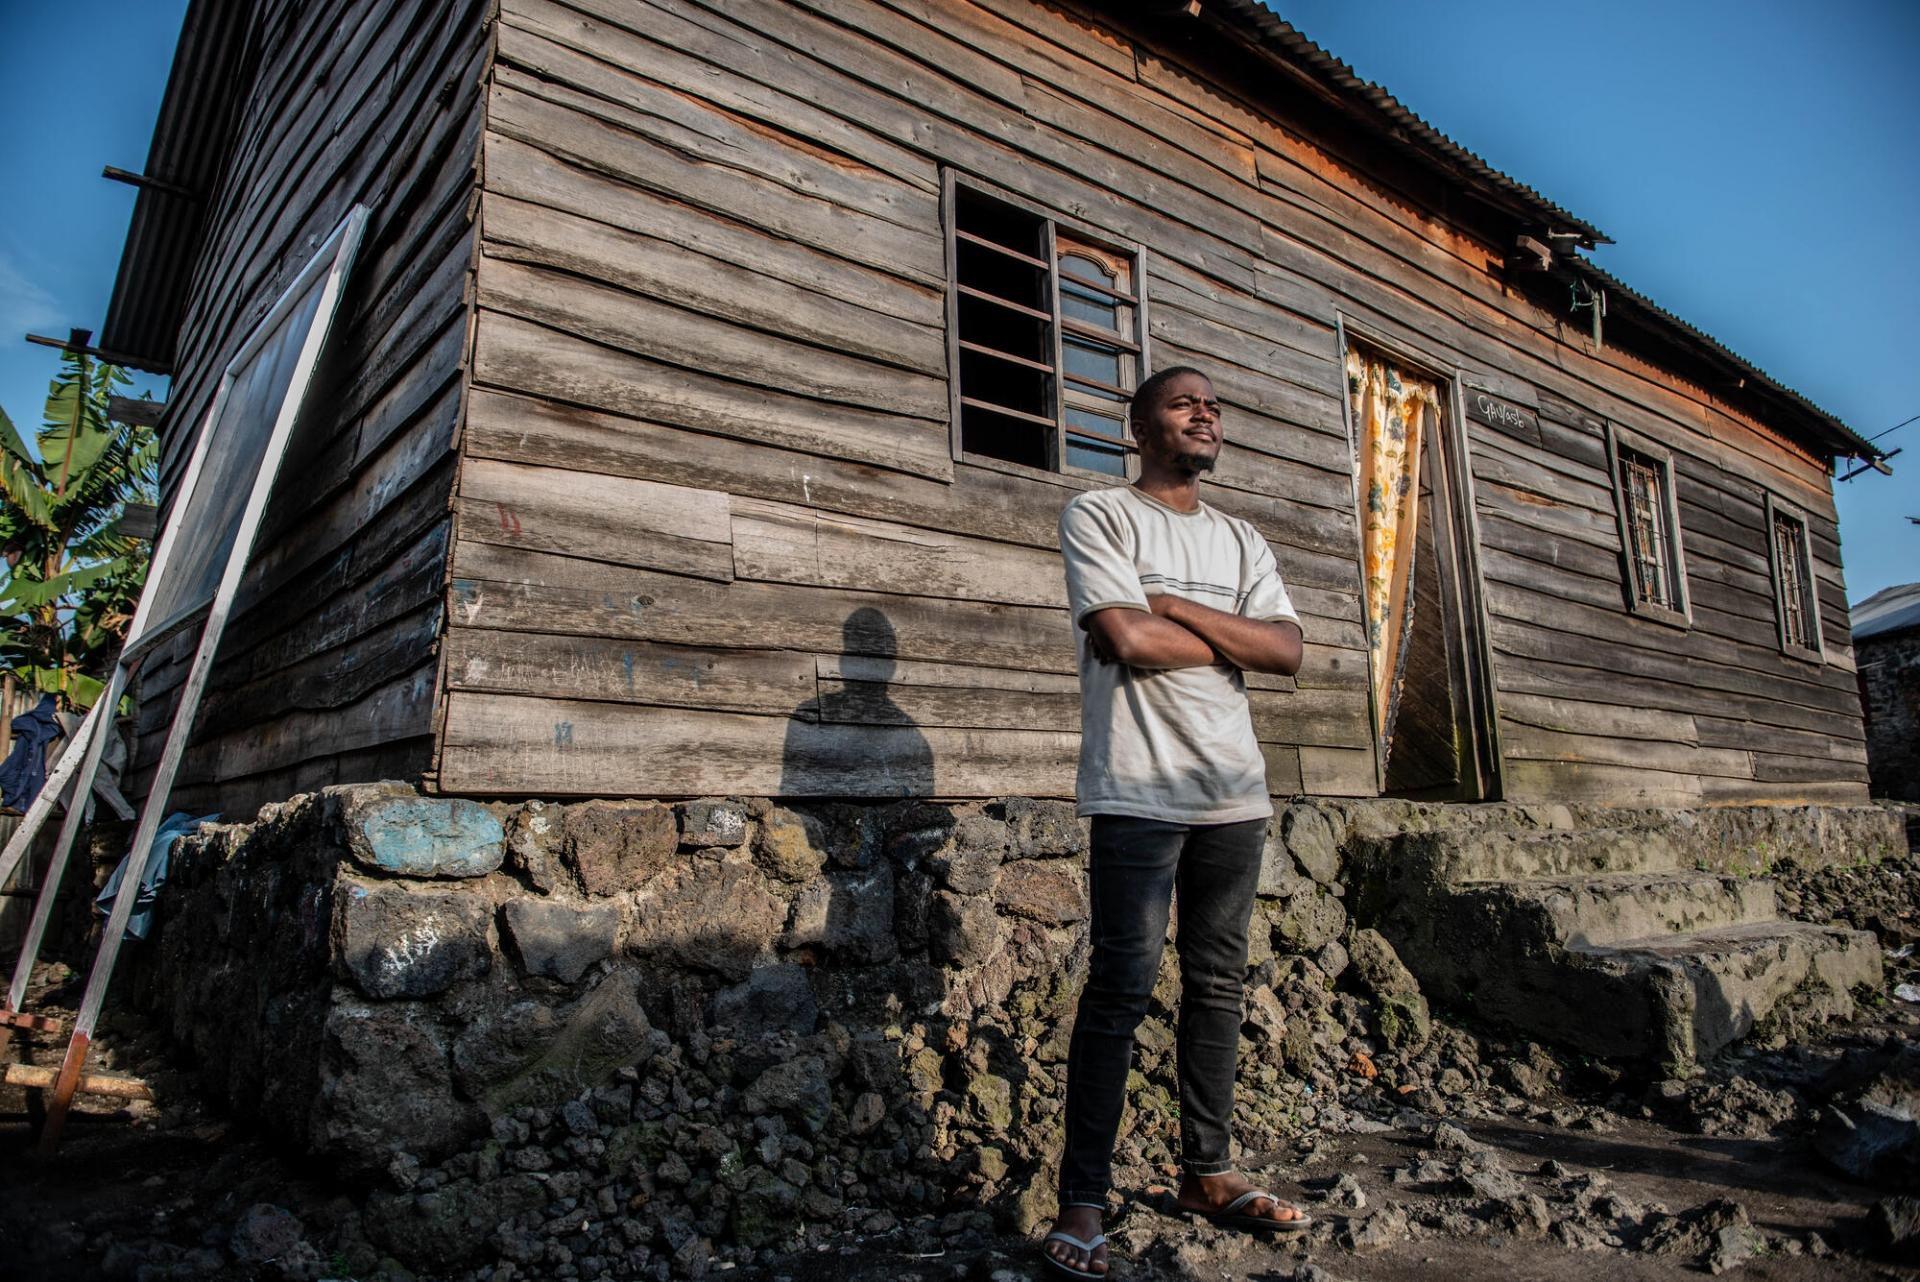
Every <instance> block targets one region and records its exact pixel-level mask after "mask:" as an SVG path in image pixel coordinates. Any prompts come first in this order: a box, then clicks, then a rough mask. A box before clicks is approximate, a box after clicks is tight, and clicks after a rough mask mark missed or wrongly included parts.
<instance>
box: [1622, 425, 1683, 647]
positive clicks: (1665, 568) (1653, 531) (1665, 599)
mask: <svg viewBox="0 0 1920 1282" xmlns="http://www.w3.org/2000/svg"><path fill="white" fill-rule="evenodd" d="M1620 484H1621V486H1622V487H1623V488H1624V489H1625V490H1626V498H1627V534H1628V543H1627V559H1628V561H1629V562H1630V563H1631V564H1632V566H1633V586H1634V588H1635V590H1636V591H1638V592H1639V593H1640V595H1641V597H1643V598H1644V599H1645V600H1647V601H1650V602H1652V603H1653V604H1655V605H1664V606H1667V607H1668V608H1669V609H1671V608H1672V606H1673V603H1674V601H1675V599H1676V597H1677V596H1678V594H1677V593H1676V592H1675V591H1674V584H1673V568H1672V565H1671V558H1670V557H1669V556H1668V553H1667V514H1666V499H1665V497H1664V492H1665V490H1666V486H1665V485H1664V484H1662V479H1661V474H1660V466H1659V464H1657V463H1655V462H1654V461H1653V460H1652V459H1649V458H1642V457H1641V456H1640V455H1638V454H1635V453H1633V452H1632V451H1631V450H1622V451H1621V452H1620Z"/></svg>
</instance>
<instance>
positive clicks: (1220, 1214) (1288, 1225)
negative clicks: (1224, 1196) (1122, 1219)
mask: <svg viewBox="0 0 1920 1282" xmlns="http://www.w3.org/2000/svg"><path fill="white" fill-rule="evenodd" d="M1261 1198H1265V1199H1266V1200H1267V1201H1269V1202H1272V1203H1273V1204H1274V1205H1275V1206H1293V1203H1291V1202H1288V1201H1285V1200H1283V1199H1281V1198H1277V1197H1275V1196H1274V1195H1273V1194H1271V1193H1269V1192H1267V1191H1266V1190H1265V1189H1248V1190H1247V1191H1246V1192H1245V1193H1242V1194H1241V1195H1240V1196H1239V1197H1236V1198H1234V1199H1233V1201H1231V1202H1229V1203H1227V1204H1226V1205H1225V1206H1223V1207H1221V1208H1220V1209H1219V1210H1217V1211H1196V1210H1194V1209H1193V1208H1192V1207H1181V1208H1180V1209H1181V1210H1183V1211H1185V1212H1187V1214H1189V1215H1197V1216H1199V1217H1200V1218H1201V1219H1203V1220H1205V1221H1206V1222H1207V1223H1209V1224H1212V1225H1215V1226H1216V1227H1218V1228H1223V1229H1238V1230H1240V1231H1241V1232H1242V1233H1274V1234H1282V1235H1287V1234H1294V1233H1304V1232H1305V1231H1306V1230H1307V1227H1308V1226H1309V1225H1311V1224H1312V1223H1313V1217H1312V1216H1311V1215H1308V1214H1307V1213H1306V1212H1305V1211H1302V1210H1301V1209H1300V1208H1299V1207H1297V1206H1293V1212H1294V1218H1293V1219H1291V1220H1276V1219H1273V1218H1271V1217H1270V1216H1265V1215H1248V1214H1247V1213H1246V1210H1247V1208H1248V1207H1249V1206H1252V1205H1253V1204H1254V1203H1255V1202H1258V1201H1259V1200H1260V1199H1261Z"/></svg>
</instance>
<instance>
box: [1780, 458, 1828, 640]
mask: <svg viewBox="0 0 1920 1282" xmlns="http://www.w3.org/2000/svg"><path fill="white" fill-rule="evenodd" d="M1767 561H1768V565H1769V568H1770V569H1771V570H1772V572H1773V605H1774V613H1775V617H1776V620H1777V622H1778V624H1779V630H1780V649H1781V651H1782V652H1783V653H1786V654H1790V655H1792V656H1793V657H1795V658H1796V659H1806V660H1807V661H1809V662H1811V663H1820V662H1823V661H1824V659H1825V657H1826V656H1825V653H1824V652H1823V651H1822V649H1821V643H1820V597H1819V592H1818V588H1817V586H1816V584H1815V583H1814V578H1813V549H1812V545H1811V543H1810V541H1809V540H1808V538H1807V518H1806V517H1805V516H1804V515H1802V514H1801V513H1800V512H1799V511H1797V510H1795V509H1794V508H1792V507H1789V506H1788V505H1787V504H1785V503H1783V502H1781V501H1779V500H1778V499H1775V498H1774V497H1773V495H1771V494H1769V495H1767Z"/></svg>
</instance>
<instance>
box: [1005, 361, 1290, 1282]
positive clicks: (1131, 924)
mask: <svg viewBox="0 0 1920 1282" xmlns="http://www.w3.org/2000/svg"><path fill="white" fill-rule="evenodd" d="M1130 417H1131V420H1132V426H1133V436H1134V440H1135V441H1136V442H1137V443H1138V445H1139V449H1140V477H1139V479H1138V480H1137V481H1135V482H1134V483H1133V484H1132V485H1130V486H1119V487H1116V488H1113V489H1108V490H1097V491H1093V492H1090V493H1086V494H1082V495H1079V496H1078V497H1076V498H1075V499H1074V500H1073V501H1072V502H1071V503H1069V504H1067V507H1066V510H1065V511H1064V512H1062V513H1061V515H1060V549H1061V553H1062V555H1063V556H1064V557H1065V559H1066V570H1067V595H1068V598H1069V602H1070V604H1071V606H1072V610H1073V622H1074V626H1075V631H1076V636H1077V641H1078V646H1079V660H1080V702H1081V743H1080V774H1079V782H1078V793H1079V811H1080V813H1081V814H1083V815H1091V816H1092V817H1093V845H1092V855H1091V858H1090V861H1089V864H1088V874H1087V884H1088V897H1089V899H1090V901H1091V905H1092V927H1091V930H1092V944H1093V953H1092V959H1091V961H1090V962H1089V964H1088V975H1087V984H1086V987H1085V989H1084V990H1082V992H1081V995H1080V1008H1079V1012H1078V1015H1077V1016H1076V1018H1075V1020H1074V1026H1073V1041H1072V1045H1071V1048H1070V1050H1069V1051H1068V1056H1067V1107H1066V1147H1065V1151H1064V1153H1063V1154H1062V1157H1061V1162H1060V1214H1059V1217H1058V1218H1057V1219H1056V1220H1055V1221H1054V1225H1053V1231H1052V1232H1050V1233H1049V1234H1048V1235H1047V1239H1046V1241H1045V1242H1044V1243H1043V1244H1042V1245H1043V1250H1044V1252H1045V1255H1044V1258H1045V1261H1046V1263H1047V1265H1048V1268H1049V1270H1050V1271H1051V1272H1053V1273H1055V1274H1057V1275H1061V1276H1065V1277H1071V1278H1097V1277H1101V1276H1102V1275H1104V1274H1105V1273H1106V1271H1107V1248H1106V1238H1105V1237H1104V1236H1103V1235H1102V1234H1101V1232H1100V1217H1101V1213H1102V1212H1103V1211H1104V1209H1105V1207H1106V1203H1107V1193H1108V1189H1109V1186H1110V1183H1111V1167H1112V1158H1113V1145H1114V1139H1115V1136H1116V1133H1117V1131H1118V1129H1119V1125H1120V1112H1121V1108H1122V1105H1123V1104H1124V1102H1125V1097H1126V1083H1127V1073H1128V1071H1129V1070H1130V1069H1131V1068H1132V1065H1133V1034H1134V1029H1135V1027H1136V1026H1138V1024H1139V1022H1140V1020H1141V1018H1142V1017H1143V1016H1144V1015H1145V1014H1146V1010H1147V1000H1148V996H1149V995H1150V993H1151V992H1152V989H1153V981H1154V976H1155V974H1156V972H1157V971H1158V970H1159V964H1160V956H1161V953H1162V952H1163V951H1164V950H1165V947H1166V940H1167V920H1168V915H1169V914H1168V903H1169V900H1170V898H1171V897H1172V896H1173V895H1174V894H1175V893H1176V890H1177V893H1178V897H1179V902H1180V923H1179V940H1178V944H1177V951H1178V954H1179V959H1180V978H1181V997H1180V1019H1179V1024H1180V1027H1179V1034H1178V1043H1177V1049H1176V1056H1177V1060H1178V1065H1179V1077H1180V1145H1181V1165H1182V1168H1183V1173H1182V1177H1181V1181H1180V1190H1179V1193H1178V1194H1177V1195H1176V1198H1175V1201H1176V1202H1177V1203H1178V1205H1179V1206H1181V1207H1182V1208H1183V1209H1185V1210H1188V1211H1190V1212H1193V1213H1195V1214H1198V1215H1202V1216H1205V1217H1206V1218H1208V1219H1210V1220H1212V1221H1214V1222H1215V1223H1218V1224H1222V1225H1226V1226H1228V1227H1234V1228H1241V1229H1247V1230H1252V1231H1265V1232H1273V1233H1291V1232H1298V1231H1300V1230H1302V1229H1304V1228H1305V1227H1306V1226H1307V1224H1308V1222H1309V1221H1308V1218H1307V1217H1306V1216H1305V1215H1303V1214H1302V1213H1301V1212H1300V1211H1298V1210H1297V1209H1295V1208H1294V1207H1292V1206H1290V1205H1288V1204H1287V1203H1285V1202H1282V1201H1280V1200H1279V1199H1277V1198H1275V1197H1273V1196H1272V1195H1271V1194H1268V1193H1266V1192H1264V1191H1261V1190H1259V1189H1256V1188H1255V1187H1254V1186H1253V1185H1252V1184H1251V1183H1249V1182H1248V1180H1247V1178H1246V1177H1245V1176H1244V1175H1241V1174H1240V1173H1239V1172H1237V1171H1235V1170H1234V1169H1233V1163H1232V1162H1231V1160H1230V1158H1229V1151H1228V1150H1229V1128H1230V1126H1231V1124H1232V1120H1233V1087H1234V1078H1235V1075H1236V1070H1237V1059H1238V1055H1239V1048H1240V1022H1241V989H1242V985H1243V983H1244V979H1245V973H1246V965H1247V925H1248V920H1249V918H1250V916H1251V914H1252V911H1253V893H1254V888H1255V887H1256V886H1257V885H1258V883H1259V880H1260V853H1261V848H1262V847H1263V846H1264V844H1265V839H1266V828H1267V820H1268V819H1269V818H1270V817H1271V816H1272V814H1273V804H1272V802H1271V801H1270V800H1269V799H1268V794H1267V777H1266V763H1265V760H1264V759H1263V758H1262V757H1261V755H1260V746H1259V744H1258V743H1257V742H1256V741H1255V739H1254V735H1253V722H1252V717H1251V714H1250V712H1249V711H1248V707H1247V694H1246V680H1245V678H1244V677H1243V676H1242V675H1241V674H1242V673H1243V672H1276V673H1283V674H1288V675H1291V674H1292V673H1294V672H1295V671H1297V670H1298V669H1299V667H1300V641H1301V637H1300V625H1299V620H1298V618H1297V617H1296V616H1295V614H1294V612H1293V606H1292V603H1291V602H1290V601H1289V600H1288V599H1287V590H1286V587H1285V586H1284V585H1283V584H1282V583H1281V580H1280V574H1279V571H1278V569H1277V568H1276V566H1275V565H1274V560H1273V553H1272V551H1271V550H1269V549H1268V547H1267V543H1266V540H1265V539H1264V538H1262V537H1261V536H1260V534H1259V532H1258V531H1256V530H1255V529H1254V528H1253V527H1252V526H1251V525H1249V524H1248V523H1247V522H1245V521H1242V520H1238V519H1236V518H1234V517H1229V516H1223V515H1222V514H1220V513H1219V512H1216V511H1214V510H1213V509H1212V508H1210V507H1208V506H1207V505H1206V504H1204V503H1202V502H1200V495H1199V487H1200V477H1201V476H1202V475H1203V474H1204V473H1206V472H1209V471H1211V470H1212V469H1213V466H1214V463H1215V461H1216V460H1217V459H1218V458H1219V455H1220V442H1221V436H1220V402H1219V401H1218V400H1217V399H1215V397H1214V392H1213V384H1212V382H1211V381H1210V380H1209V379H1208V378H1207V377H1206V375H1204V374H1202V373H1200V372H1199V371H1198V370H1195V369H1192V368H1189V367H1186V366H1176V367H1174V368H1171V369H1166V370H1162V371H1160V372H1159V373H1157V374H1155V375H1153V376H1152V377H1151V378H1148V379H1147V380H1146V381H1145V382H1143V383H1141V384H1140V387H1139V388H1138V390H1136V391H1135V393H1134V396H1133V403H1132V408H1131V411H1130Z"/></svg>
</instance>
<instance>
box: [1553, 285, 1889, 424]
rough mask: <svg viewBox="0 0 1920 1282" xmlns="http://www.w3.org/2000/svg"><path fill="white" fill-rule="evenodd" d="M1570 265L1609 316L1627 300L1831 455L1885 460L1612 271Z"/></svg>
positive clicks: (1823, 413)
mask: <svg viewBox="0 0 1920 1282" xmlns="http://www.w3.org/2000/svg"><path fill="white" fill-rule="evenodd" d="M1567 262H1568V264H1569V265H1570V266H1571V267H1572V268H1573V269H1574V270H1575V271H1576V272H1577V273H1579V274H1580V275H1581V276H1583V277H1585V278H1587V279H1588V280H1591V281H1597V282H1599V283H1600V284H1601V285H1602V286H1603V287H1605V289H1606V290H1607V301H1608V311H1609V312H1612V311H1613V309H1614V308H1616V307H1618V306H1619V304H1620V302H1621V301H1622V300H1624V301H1625V302H1626V303H1628V304H1629V305H1630V307H1632V308H1633V309H1635V310H1637V311H1638V312H1640V313H1642V319H1643V320H1644V321H1650V322H1652V323H1653V324H1654V325H1655V326H1656V327H1659V328H1664V329H1666V330H1668V331H1669V333H1668V335H1667V337H1669V338H1671V339H1674V340H1676V341H1679V342H1680V343H1681V345H1682V346H1687V347H1691V348H1692V349H1694V353H1695V354H1696V355H1697V356H1702V357H1705V358H1708V359H1709V360H1711V361H1713V362H1715V363H1718V364H1721V365H1723V366H1725V367H1726V369H1727V371H1728V372H1729V373H1731V374H1733V375H1734V376H1736V377H1737V378H1741V379H1745V380H1746V381H1747V382H1748V383H1751V384H1753V385H1754V387H1755V388H1756V389H1757V391H1758V392H1759V393H1760V394H1761V395H1762V396H1763V398H1771V399H1773V400H1774V401H1775V402H1776V403H1777V404H1778V405H1779V407H1780V408H1781V409H1782V410H1783V411H1784V412H1786V413H1787V414H1789V415H1791V416H1792V418H1793V419H1794V420H1795V421H1796V422H1797V423H1798V424H1799V425H1800V426H1803V427H1805V428H1810V429H1813V430H1814V431H1815V432H1816V433H1823V434H1824V435H1825V437H1826V439H1825V440H1824V441H1823V442H1822V443H1823V444H1824V445H1825V446H1826V447H1827V449H1828V452H1830V453H1833V454H1850V455H1853V456H1854V457H1856V458H1881V457H1884V456H1883V454H1882V452H1881V450H1880V448H1879V447H1878V446H1877V445H1875V444H1873V442H1871V441H1869V440H1867V439H1866V438H1865V437H1864V436H1861V435H1860V434H1859V433H1858V432H1856V431H1854V430H1853V429H1852V428H1850V427H1848V426H1847V425H1846V424H1845V423H1843V422H1841V421H1840V420H1839V419H1838V418H1836V417H1834V416H1833V415H1832V414H1829V413H1827V411H1825V410H1823V409H1821V408H1820V407H1819V406H1818V405H1815V404H1814V403H1813V402H1812V401H1810V400H1808V399H1807V398H1806V397H1805V396H1802V395H1801V394H1800V393H1799V392H1796V391H1794V390H1793V389H1792V388H1791V387H1788V386H1787V385H1786V384H1784V383H1782V382H1780V381H1779V380H1778V379H1776V378H1774V377H1773V376H1772V375H1770V374H1768V373H1767V372H1766V371H1765V370H1763V369H1761V368H1760V367H1759V366H1758V365H1755V364H1754V363H1753V362H1752V361H1749V360H1746V359H1745V358H1743V357H1742V356H1740V355H1739V354H1738V353H1736V352H1733V351H1731V350H1730V349H1728V348H1727V346H1726V345H1725V344H1723V343H1721V342H1720V340H1719V339H1717V338H1715V337H1714V336H1713V335H1711V334H1709V333H1707V332H1706V331H1704V330H1701V329H1699V328H1697V327H1696V326H1694V325H1691V324H1689V323H1688V322H1686V321H1683V320H1681V319H1680V318H1679V317H1678V316H1675V315H1674V314H1673V313H1672V312H1670V311H1668V310H1667V309H1666V308H1664V307H1662V306H1660V304H1658V303H1656V302H1654V301H1653V300H1652V299H1651V298H1648V297H1647V296H1646V295H1645V294H1642V293H1640V292H1639V291H1638V290H1636V289H1634V288H1633V287H1632V286H1631V285H1628V284H1627V283H1626V282H1625V281H1623V280H1621V279H1620V278H1619V277H1618V276H1615V275H1614V274H1613V273H1612V272H1610V271H1607V270H1606V269H1605V268H1603V267H1601V266H1599V265H1598V264H1596V263H1593V262H1590V261H1588V260H1587V259H1584V258H1580V257H1578V256H1569V257H1568V258H1567Z"/></svg>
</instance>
